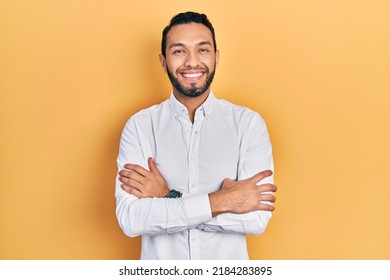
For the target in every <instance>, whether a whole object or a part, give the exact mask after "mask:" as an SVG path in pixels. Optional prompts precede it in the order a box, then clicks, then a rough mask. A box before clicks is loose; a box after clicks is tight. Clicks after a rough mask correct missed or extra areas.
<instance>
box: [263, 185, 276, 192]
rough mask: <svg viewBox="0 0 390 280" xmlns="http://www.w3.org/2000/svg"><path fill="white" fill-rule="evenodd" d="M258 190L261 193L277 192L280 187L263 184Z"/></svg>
mask: <svg viewBox="0 0 390 280" xmlns="http://www.w3.org/2000/svg"><path fill="white" fill-rule="evenodd" d="M258 189H259V191H260V192H261V193H263V192H276V191H277V190H278V187H277V186H275V185H273V184H263V185H259V186H258Z"/></svg>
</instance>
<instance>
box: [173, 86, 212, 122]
mask: <svg viewBox="0 0 390 280" xmlns="http://www.w3.org/2000/svg"><path fill="white" fill-rule="evenodd" d="M215 99H216V98H215V96H214V93H213V91H212V90H210V93H209V96H208V97H207V99H206V100H205V101H204V102H203V104H202V105H200V107H199V108H198V109H197V111H198V110H201V111H202V112H203V115H204V116H205V117H206V119H208V118H209V117H210V115H211V112H212V110H213V107H214V102H215ZM169 104H170V107H171V110H172V112H173V115H174V116H175V118H176V119H177V118H179V117H180V116H182V115H183V114H184V115H187V116H188V110H187V108H186V107H185V106H184V105H183V104H182V103H180V101H179V100H177V99H176V97H175V95H174V94H173V92H171V96H170V97H169Z"/></svg>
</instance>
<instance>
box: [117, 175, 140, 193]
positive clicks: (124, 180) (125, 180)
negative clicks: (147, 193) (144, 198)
mask: <svg viewBox="0 0 390 280" xmlns="http://www.w3.org/2000/svg"><path fill="white" fill-rule="evenodd" d="M119 181H120V182H122V183H123V184H125V185H127V186H129V187H132V188H136V189H137V190H138V191H140V192H142V188H143V185H142V184H141V183H140V182H138V181H135V180H133V179H129V178H125V177H119Z"/></svg>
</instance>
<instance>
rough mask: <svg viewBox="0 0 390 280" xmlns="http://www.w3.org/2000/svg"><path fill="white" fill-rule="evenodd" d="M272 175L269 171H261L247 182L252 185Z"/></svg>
mask: <svg viewBox="0 0 390 280" xmlns="http://www.w3.org/2000/svg"><path fill="white" fill-rule="evenodd" d="M272 174H273V173H272V171H271V170H264V171H261V172H259V173H257V174H255V175H253V176H252V177H250V178H249V179H248V180H249V181H251V182H253V183H258V182H260V181H261V180H263V179H264V178H266V177H269V176H271V175H272Z"/></svg>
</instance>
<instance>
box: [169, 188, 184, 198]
mask: <svg viewBox="0 0 390 280" xmlns="http://www.w3.org/2000/svg"><path fill="white" fill-rule="evenodd" d="M181 195H182V193H181V192H179V191H177V190H174V189H172V190H170V191H169V193H168V194H167V195H166V196H165V198H178V197H181Z"/></svg>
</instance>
